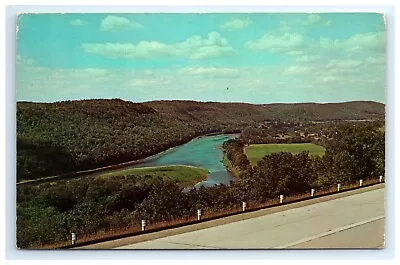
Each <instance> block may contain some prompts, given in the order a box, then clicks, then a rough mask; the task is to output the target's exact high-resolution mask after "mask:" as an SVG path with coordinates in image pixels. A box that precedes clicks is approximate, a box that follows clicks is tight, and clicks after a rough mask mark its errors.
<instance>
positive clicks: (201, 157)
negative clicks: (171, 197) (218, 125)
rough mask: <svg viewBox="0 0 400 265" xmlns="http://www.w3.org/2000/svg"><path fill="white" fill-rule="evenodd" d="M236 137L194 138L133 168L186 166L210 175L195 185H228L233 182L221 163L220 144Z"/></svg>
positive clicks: (197, 186)
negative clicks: (203, 169) (194, 167)
mask: <svg viewBox="0 0 400 265" xmlns="http://www.w3.org/2000/svg"><path fill="white" fill-rule="evenodd" d="M236 136H237V135H234V134H232V135H214V136H204V137H200V138H196V139H194V140H192V141H190V142H189V143H187V144H184V145H181V146H178V147H176V148H173V149H171V150H168V151H166V152H165V153H163V154H161V155H159V156H156V157H154V158H151V159H148V160H146V161H145V162H143V163H139V164H136V165H134V167H149V166H166V165H188V166H196V167H202V168H206V169H208V171H210V174H209V175H208V178H207V180H205V181H202V182H201V183H198V184H196V185H195V187H196V188H199V187H200V186H206V187H209V186H214V185H217V184H220V183H222V184H225V185H229V184H230V181H231V180H233V178H232V175H231V174H230V173H229V172H228V171H227V170H226V168H225V166H224V164H223V163H222V159H223V152H222V144H223V143H224V142H225V141H227V140H229V139H232V138H234V137H236Z"/></svg>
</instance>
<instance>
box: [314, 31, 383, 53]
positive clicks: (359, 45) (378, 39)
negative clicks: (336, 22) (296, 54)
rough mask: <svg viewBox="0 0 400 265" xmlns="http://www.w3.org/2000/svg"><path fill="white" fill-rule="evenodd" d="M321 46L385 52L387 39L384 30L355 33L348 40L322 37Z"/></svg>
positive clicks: (346, 49)
mask: <svg viewBox="0 0 400 265" xmlns="http://www.w3.org/2000/svg"><path fill="white" fill-rule="evenodd" d="M319 46H320V47H322V48H325V49H343V50H345V51H347V52H365V51H370V52H384V51H385V48H386V40H385V33H384V32H368V33H360V34H356V35H353V36H351V37H350V38H348V39H346V40H334V39H329V38H321V39H320V41H319Z"/></svg>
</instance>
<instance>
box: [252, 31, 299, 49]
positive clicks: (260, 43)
mask: <svg viewBox="0 0 400 265" xmlns="http://www.w3.org/2000/svg"><path fill="white" fill-rule="evenodd" d="M245 45H246V47H247V48H248V49H251V50H255V51H269V52H286V51H292V50H296V49H298V48H301V47H302V46H303V45H304V38H303V36H302V35H300V34H298V33H293V34H290V33H284V34H283V35H272V34H268V33H267V34H265V35H264V36H262V37H261V38H260V39H258V40H255V41H249V42H247V43H246V44H245Z"/></svg>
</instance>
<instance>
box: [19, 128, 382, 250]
mask: <svg viewBox="0 0 400 265" xmlns="http://www.w3.org/2000/svg"><path fill="white" fill-rule="evenodd" d="M379 128H380V127H379V126H377V125H374V124H373V123H349V124H344V125H339V126H336V125H335V126H330V127H328V128H327V130H328V131H327V135H329V136H330V137H329V139H327V140H326V141H325V142H324V146H325V147H326V153H325V156H323V157H322V158H320V157H313V156H309V155H308V153H307V152H303V153H300V154H297V155H293V154H291V153H274V154H271V155H267V156H265V157H264V158H263V159H262V160H260V161H259V162H258V163H257V164H256V165H255V166H253V167H252V166H250V163H249V161H248V159H247V157H246V155H244V153H243V146H244V144H245V143H243V142H241V140H240V138H239V139H237V140H229V141H227V142H226V143H225V144H224V145H223V148H224V151H225V153H226V155H227V157H228V158H229V160H230V162H231V163H232V165H233V166H235V167H237V168H239V169H240V171H239V172H240V174H239V176H237V178H236V179H235V181H234V182H232V183H231V185H230V186H224V185H220V186H215V187H210V188H200V189H197V190H196V189H193V190H191V191H189V192H182V188H181V187H179V186H178V185H177V184H176V183H175V182H173V181H168V180H163V179H160V178H152V177H150V176H118V177H111V178H106V179H100V178H95V177H86V178H78V179H73V180H68V181H66V180H62V181H57V182H54V183H45V184H40V185H27V186H18V187H17V216H18V218H17V245H18V247H21V248H29V247H35V246H38V245H40V244H44V243H51V242H57V241H62V240H68V239H69V237H70V233H71V232H72V231H74V232H76V233H78V235H79V234H87V233H92V232H96V231H104V230H106V229H108V228H110V227H112V228H118V227H127V226H130V225H132V224H139V223H140V220H141V219H146V220H148V222H150V223H152V222H157V221H168V220H171V219H174V218H184V217H187V216H194V215H195V213H196V210H197V209H198V208H202V209H203V210H204V211H205V212H207V211H221V210H224V209H229V208H231V207H232V206H235V205H236V206H237V205H240V203H241V202H242V201H247V202H248V203H249V204H256V203H262V202H266V201H268V200H270V199H272V198H277V196H278V195H279V194H284V195H285V196H287V195H291V194H298V193H302V192H309V189H310V188H311V187H313V188H317V190H318V189H322V188H325V187H329V186H332V185H335V184H336V183H338V182H340V183H343V184H346V183H353V182H355V181H357V180H358V179H368V178H371V177H377V176H379V175H383V174H384V172H385V134H384V131H382V130H380V129H379Z"/></svg>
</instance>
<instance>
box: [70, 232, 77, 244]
mask: <svg viewBox="0 0 400 265" xmlns="http://www.w3.org/2000/svg"><path fill="white" fill-rule="evenodd" d="M75 243H76V234H75V233H72V234H71V244H72V245H75Z"/></svg>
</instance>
